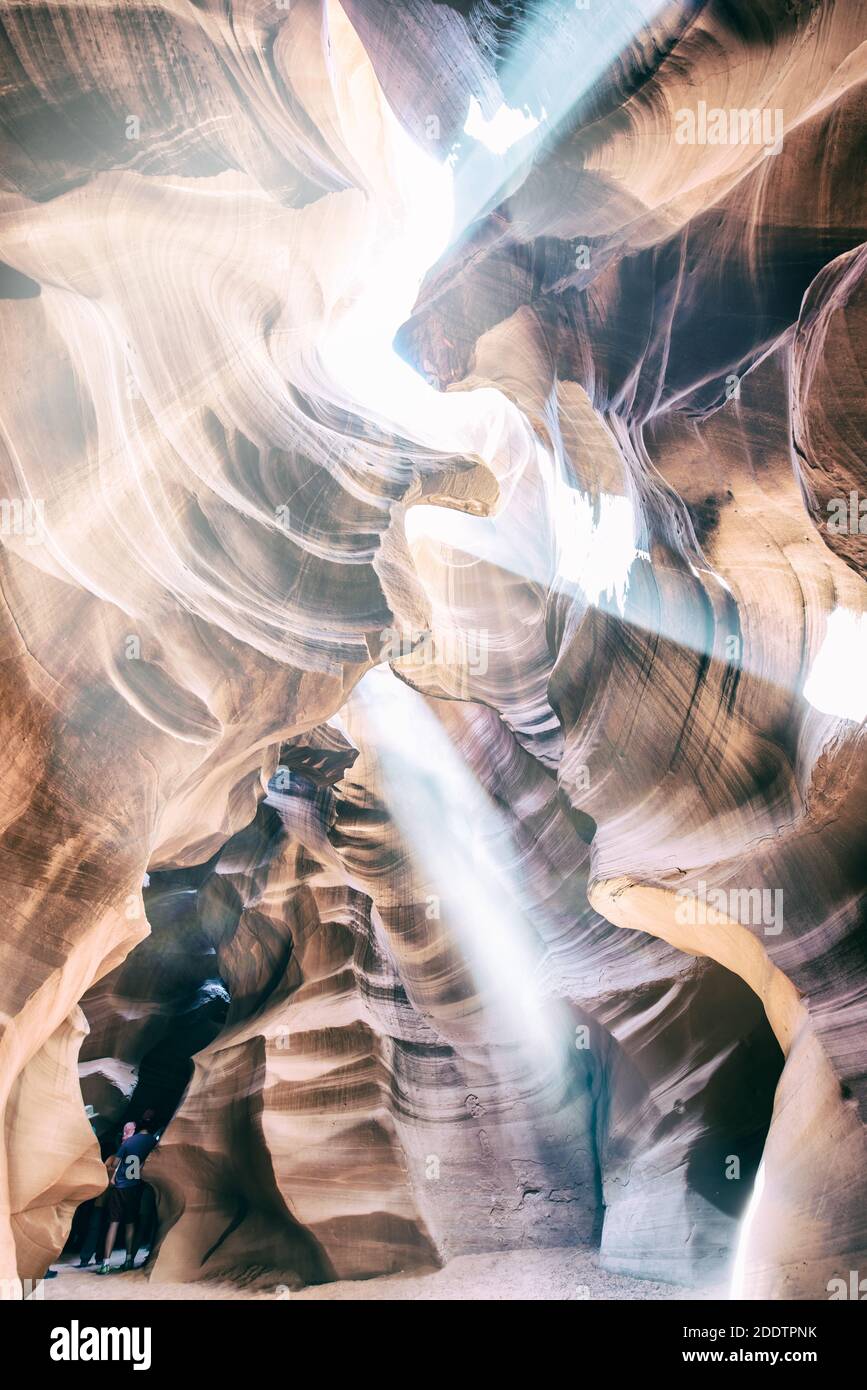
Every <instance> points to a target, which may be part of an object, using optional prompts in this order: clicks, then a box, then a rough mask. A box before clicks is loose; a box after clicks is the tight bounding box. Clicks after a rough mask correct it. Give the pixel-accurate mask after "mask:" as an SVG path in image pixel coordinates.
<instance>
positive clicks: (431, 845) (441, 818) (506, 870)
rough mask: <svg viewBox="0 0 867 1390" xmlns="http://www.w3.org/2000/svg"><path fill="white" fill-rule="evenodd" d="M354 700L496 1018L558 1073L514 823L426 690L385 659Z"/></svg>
mask: <svg viewBox="0 0 867 1390" xmlns="http://www.w3.org/2000/svg"><path fill="white" fill-rule="evenodd" d="M352 701H353V703H354V705H355V706H356V707H357V709H358V710H359V711H360V717H361V719H362V721H363V725H364V730H365V737H366V739H368V740H369V741H370V743H371V744H372V746H373V747H374V748H375V749H376V753H377V757H378V759H379V762H380V767H381V771H382V776H383V781H384V789H385V793H386V797H387V804H388V808H389V810H390V811H391V813H392V815H393V817H394V821H395V824H396V825H397V827H398V829H399V831H400V833H401V835H402V837H403V839H404V841H405V844H406V846H407V849H408V851H409V853H410V855H411V857H412V859H413V861H414V862H415V864H416V866H417V868H418V869H419V870H420V872H421V875H422V876H423V878H424V880H425V882H427V883H430V885H431V886H432V887H433V888H434V890H435V891H436V892H437V893H438V894H441V895H442V897H443V900H444V905H445V913H444V915H445V917H446V920H447V922H448V925H449V927H450V929H452V930H454V932H455V934H456V938H457V940H458V943H459V945H460V948H461V951H462V953H463V956H464V958H465V960H466V961H467V964H468V966H469V969H470V972H471V975H472V978H473V980H474V981H475V984H476V987H477V988H478V991H479V995H480V999H481V1000H482V1001H483V1004H484V1007H485V1009H486V1010H487V1011H488V1012H489V1017H491V1018H492V1019H495V1018H498V1019H499V1020H500V1021H501V1025H502V1035H503V1038H504V1040H505V1041H510V1042H512V1043H514V1044H517V1045H519V1046H520V1047H521V1048H522V1050H523V1051H524V1052H525V1054H526V1057H527V1060H528V1065H529V1066H530V1067H532V1068H533V1069H534V1070H536V1071H537V1072H538V1073H539V1074H540V1075H547V1076H550V1074H551V1072H552V1070H553V1069H555V1068H556V1067H557V1066H558V1064H560V1063H561V1060H562V1047H561V1043H560V1041H559V1039H560V1029H559V1028H558V1026H557V1009H556V1005H555V1002H554V1001H551V1002H550V1003H549V1004H548V1006H547V1007H546V1006H545V1005H544V1003H543V1001H542V1000H541V999H540V997H539V993H538V990H537V986H536V983H535V980H536V972H537V967H538V964H539V961H540V958H541V956H542V953H543V952H542V946H541V943H540V942H539V939H538V937H537V936H536V934H535V931H534V930H533V928H532V926H531V925H530V923H529V922H528V920H527V918H526V917H525V916H524V914H523V913H522V911H521V909H520V906H519V903H520V899H521V887H520V885H519V884H518V882H517V881H516V880H515V878H514V876H513V869H512V859H513V856H514V854H515V848H514V845H513V843H512V840H511V836H510V834H509V831H508V827H507V824H506V822H505V820H504V818H503V817H502V815H501V814H500V812H499V811H498V810H497V809H496V807H495V806H494V805H493V803H492V802H491V801H490V799H489V798H488V796H487V795H486V794H485V792H484V791H483V789H482V788H481V787H480V785H479V783H478V782H477V781H476V779H475V777H474V776H473V774H472V773H471V771H470V770H469V768H468V767H467V766H466V764H465V763H464V762H463V760H462V758H461V757H460V755H459V754H458V752H457V750H456V749H455V747H454V745H453V744H452V742H451V740H450V739H449V737H448V735H447V733H446V731H445V730H444V728H443V727H442V725H441V724H440V723H439V721H438V720H437V719H436V718H435V716H434V715H433V714H432V713H431V711H430V710H429V709H428V707H427V705H426V703H425V701H424V699H423V697H422V696H421V695H419V694H418V693H417V692H416V691H414V690H412V689H410V688H409V687H408V686H406V685H404V684H403V682H402V681H399V680H398V679H397V678H396V677H395V676H394V675H393V674H392V672H391V671H390V670H389V669H388V668H387V667H378V668H376V669H374V670H373V671H370V672H368V674H367V675H366V676H365V677H364V678H363V679H362V681H361V682H360V683H359V685H358V686H357V687H356V689H355V691H354V692H353V696H352Z"/></svg>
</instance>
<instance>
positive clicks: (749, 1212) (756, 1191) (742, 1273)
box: [729, 1159, 765, 1299]
mask: <svg viewBox="0 0 867 1390" xmlns="http://www.w3.org/2000/svg"><path fill="white" fill-rule="evenodd" d="M764 1190H765V1161H764V1159H762V1161H761V1163H760V1164H759V1167H758V1171H757V1172H756V1180H755V1182H754V1183H753V1190H752V1192H751V1193H750V1200H749V1201H748V1202H747V1207H746V1211H745V1212H744V1214H743V1216H742V1217H741V1225H740V1231H739V1232H738V1244H737V1250H736V1251H735V1259H734V1266H733V1269H732V1281H731V1286H730V1288H729V1298H732V1299H738V1298H743V1297H744V1296H745V1295H744V1286H745V1282H746V1272H747V1271H746V1262H747V1247H748V1246H749V1243H750V1234H751V1231H752V1227H753V1223H754V1221H755V1219H756V1212H757V1211H758V1209H759V1205H760V1203H761V1200H762V1193H763V1192H764Z"/></svg>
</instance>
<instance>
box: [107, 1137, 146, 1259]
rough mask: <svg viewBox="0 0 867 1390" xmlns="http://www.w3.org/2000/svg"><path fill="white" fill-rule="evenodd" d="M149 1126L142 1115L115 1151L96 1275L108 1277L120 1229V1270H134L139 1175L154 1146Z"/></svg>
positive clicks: (139, 1207) (140, 1179)
mask: <svg viewBox="0 0 867 1390" xmlns="http://www.w3.org/2000/svg"><path fill="white" fill-rule="evenodd" d="M152 1123H153V1120H152V1118H151V1116H150V1115H149V1114H147V1115H144V1116H143V1117H142V1122H141V1127H140V1129H139V1130H138V1133H137V1134H133V1135H132V1136H131V1137H130V1138H129V1139H125V1140H124V1141H123V1143H122V1144H121V1146H120V1148H119V1149H118V1151H117V1167H116V1168H115V1170H114V1177H113V1178H112V1180H111V1182H110V1184H109V1188H108V1220H109V1227H108V1234H107V1235H106V1238H105V1251H104V1256H103V1262H102V1266H101V1268H100V1271H99V1272H100V1274H108V1273H109V1271H110V1269H111V1252H112V1250H113V1249H114V1242H115V1238H116V1236H117V1230H118V1227H119V1226H120V1225H123V1227H124V1236H125V1239H126V1259H125V1261H124V1264H123V1268H124V1269H134V1268H135V1251H136V1246H135V1231H136V1226H137V1225H138V1215H139V1211H140V1210H141V1199H142V1191H143V1188H144V1184H143V1182H142V1176H141V1173H142V1168H143V1167H144V1165H145V1160H146V1159H147V1157H148V1154H150V1153H151V1152H152V1150H153V1149H154V1147H155V1145H156V1142H157V1141H156V1138H155V1137H154V1135H153V1134H152V1133H151V1132H150V1126H151V1124H152Z"/></svg>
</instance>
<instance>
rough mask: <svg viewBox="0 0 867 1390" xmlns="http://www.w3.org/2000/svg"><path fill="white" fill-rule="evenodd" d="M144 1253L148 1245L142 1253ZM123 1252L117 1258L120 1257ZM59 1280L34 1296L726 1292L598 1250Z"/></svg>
mask: <svg viewBox="0 0 867 1390" xmlns="http://www.w3.org/2000/svg"><path fill="white" fill-rule="evenodd" d="M142 1253H143V1252H142ZM115 1258H116V1259H118V1257H117V1256H116V1257H115ZM53 1268H55V1269H57V1270H58V1271H59V1273H58V1277H57V1278H56V1279H49V1280H46V1281H45V1282H44V1283H43V1284H42V1285H41V1286H40V1287H39V1288H38V1289H37V1291H36V1293H35V1294H34V1297H37V1298H38V1297H40V1295H41V1296H42V1297H44V1298H45V1300H46V1301H55V1300H57V1301H63V1300H66V1299H75V1300H77V1299H82V1300H89V1299H95V1300H98V1299H103V1298H104V1299H112V1300H114V1299H129V1300H130V1301H131V1302H137V1301H138V1302H150V1301H152V1300H162V1299H171V1300H178V1299H180V1300H183V1299H192V1300H208V1299H231V1300H234V1301H237V1300H238V1299H250V1300H254V1299H256V1300H260V1301H262V1300H264V1301H271V1302H274V1301H280V1300H284V1299H292V1300H298V1301H306V1302H328V1301H332V1300H333V1301H342V1300H359V1301H367V1300H370V1301H374V1300H386V1301H393V1302H398V1301H403V1300H406V1299H421V1300H430V1301H439V1300H457V1301H467V1302H472V1301H474V1300H475V1301H488V1300H498V1301H500V1300H510V1299H512V1300H524V1299H531V1300H534V1301H539V1300H541V1301H545V1300H568V1301H572V1300H584V1299H591V1300H592V1299H606V1300H607V1299H631V1300H633V1301H637V1300H651V1301H661V1300H665V1301H668V1300H681V1299H692V1298H699V1299H712V1298H725V1297H726V1291H725V1290H724V1289H722V1288H719V1287H717V1288H712V1289H711V1288H706V1289H692V1288H683V1287H680V1286H676V1285H674V1284H663V1283H658V1282H655V1281H652V1280H647V1279H632V1278H630V1277H629V1276H627V1275H623V1274H610V1273H608V1271H606V1270H603V1269H600V1267H599V1256H598V1253H597V1252H596V1251H595V1250H586V1249H553V1250H508V1251H502V1252H497V1253H494V1254H486V1255H459V1256H458V1257H457V1258H456V1259H454V1260H450V1261H449V1263H448V1264H447V1265H445V1266H444V1267H443V1268H442V1269H438V1270H432V1271H430V1272H429V1273H423V1274H419V1273H413V1274H392V1275H387V1276H380V1277H378V1278H375V1279H353V1280H341V1281H338V1282H336V1283H333V1284H318V1285H314V1286H311V1287H308V1288H304V1289H299V1290H297V1291H293V1290H292V1289H291V1287H290V1284H289V1282H287V1283H281V1281H280V1276H279V1275H277V1274H275V1275H273V1276H272V1278H273V1283H271V1282H270V1281H269V1280H268V1278H267V1277H266V1276H263V1275H262V1274H261V1272H257V1274H256V1276H255V1287H253V1286H251V1287H244V1285H243V1282H242V1283H241V1284H237V1283H226V1282H216V1281H212V1280H200V1281H198V1282H196V1283H185V1284H167V1283H163V1282H158V1281H157V1280H156V1279H154V1278H152V1277H150V1276H149V1275H148V1274H147V1273H146V1272H145V1271H144V1270H141V1269H137V1270H134V1271H132V1272H130V1273H127V1274H123V1273H120V1272H118V1273H112V1274H109V1275H102V1276H101V1275H98V1274H97V1273H96V1265H91V1266H90V1267H89V1268H88V1269H78V1268H77V1266H76V1264H75V1263H74V1262H71V1263H66V1264H64V1263H62V1262H57V1263H55V1265H54V1266H53Z"/></svg>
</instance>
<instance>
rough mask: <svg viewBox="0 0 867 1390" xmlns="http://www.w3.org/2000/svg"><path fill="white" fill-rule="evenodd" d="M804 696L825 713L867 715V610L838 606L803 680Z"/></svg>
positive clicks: (845, 716) (853, 717) (856, 717)
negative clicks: (854, 610)
mask: <svg viewBox="0 0 867 1390" xmlns="http://www.w3.org/2000/svg"><path fill="white" fill-rule="evenodd" d="M804 699H805V700H807V701H808V702H809V703H810V704H811V705H812V706H813V708H814V709H817V710H820V711H821V712H822V714H832V715H835V716H836V717H837V718H838V719H851V720H852V721H853V722H854V723H856V724H860V723H862V722H863V720H864V719H867V613H853V612H852V611H851V609H849V608H835V609H834V611H833V613H831V614H830V615H829V617H828V625H827V627H826V629H825V636H824V638H823V640H822V645H821V647H820V648H819V650H818V652H817V653H816V659H815V661H814V662H813V665H812V667H811V668H810V673H809V675H808V676H807V679H806V681H805V682H804Z"/></svg>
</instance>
